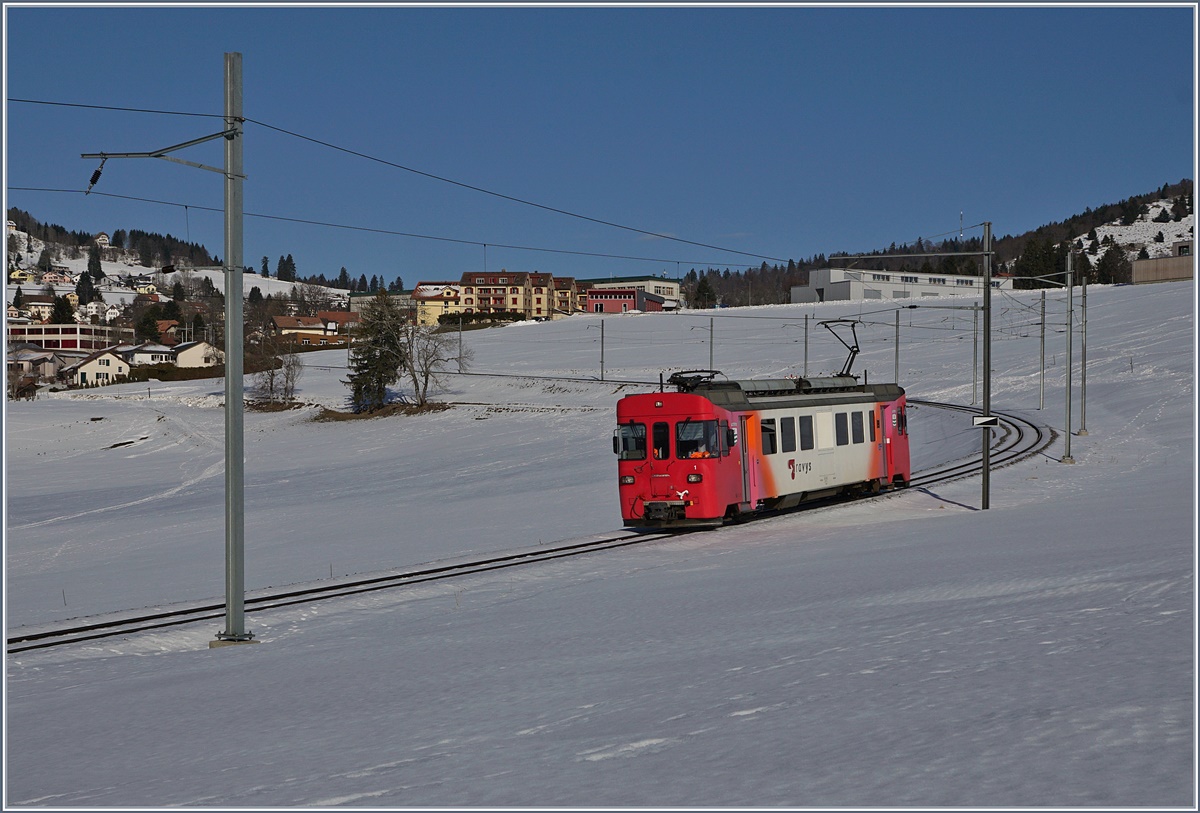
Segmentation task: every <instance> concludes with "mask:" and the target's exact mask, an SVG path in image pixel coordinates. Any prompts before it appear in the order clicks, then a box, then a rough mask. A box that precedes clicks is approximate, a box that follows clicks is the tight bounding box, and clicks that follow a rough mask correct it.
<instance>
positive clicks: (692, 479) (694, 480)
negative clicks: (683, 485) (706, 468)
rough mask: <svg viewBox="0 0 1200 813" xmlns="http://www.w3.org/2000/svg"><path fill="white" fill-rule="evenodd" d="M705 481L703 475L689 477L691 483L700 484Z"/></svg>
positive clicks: (690, 475)
mask: <svg viewBox="0 0 1200 813" xmlns="http://www.w3.org/2000/svg"><path fill="white" fill-rule="evenodd" d="M703 480H704V475H703V474H689V475H688V482H689V483H699V482H702V481H703Z"/></svg>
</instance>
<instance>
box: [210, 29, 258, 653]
mask: <svg viewBox="0 0 1200 813" xmlns="http://www.w3.org/2000/svg"><path fill="white" fill-rule="evenodd" d="M243 121H244V119H243V118H242V55H241V54H240V53H227V54H225V130H226V132H227V133H229V134H228V135H226V136H225V631H224V632H219V633H217V642H226V641H230V642H235V643H240V642H244V641H249V640H250V639H251V638H253V637H254V634H253V633H251V632H247V631H246V622H245V617H244V608H245V598H246V572H245V564H246V517H245V497H246V493H245V463H246V454H245V437H244V434H243V414H244V413H243V404H242V383H243V382H242V371H243V370H242V322H243V319H242V178H243V176H242V124H243Z"/></svg>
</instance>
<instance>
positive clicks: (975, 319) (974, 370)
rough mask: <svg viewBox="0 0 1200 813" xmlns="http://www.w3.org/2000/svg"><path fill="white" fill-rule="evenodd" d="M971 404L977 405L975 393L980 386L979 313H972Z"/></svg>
mask: <svg viewBox="0 0 1200 813" xmlns="http://www.w3.org/2000/svg"><path fill="white" fill-rule="evenodd" d="M971 317H972V319H971V336H972V338H973V340H974V343H973V344H972V345H971V404H972V405H973V404H974V403H975V392H976V390H977V389H978V385H979V311H972V312H971Z"/></svg>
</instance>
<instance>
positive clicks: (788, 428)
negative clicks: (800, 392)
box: [779, 416, 796, 453]
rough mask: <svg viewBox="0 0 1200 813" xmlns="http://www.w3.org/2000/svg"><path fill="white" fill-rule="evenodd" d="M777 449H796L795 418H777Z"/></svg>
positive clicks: (789, 450) (785, 450) (790, 450)
mask: <svg viewBox="0 0 1200 813" xmlns="http://www.w3.org/2000/svg"><path fill="white" fill-rule="evenodd" d="M779 451H781V452H785V453H786V452H794V451H796V419H795V418H793V417H791V416H788V417H786V418H780V419H779Z"/></svg>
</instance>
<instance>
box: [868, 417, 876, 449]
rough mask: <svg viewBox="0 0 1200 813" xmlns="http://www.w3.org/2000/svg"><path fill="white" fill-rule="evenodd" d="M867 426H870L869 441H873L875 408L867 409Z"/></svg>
mask: <svg viewBox="0 0 1200 813" xmlns="http://www.w3.org/2000/svg"><path fill="white" fill-rule="evenodd" d="M867 426H869V427H870V428H871V442H872V443H874V442H875V410H874V409H868V410H867Z"/></svg>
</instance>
